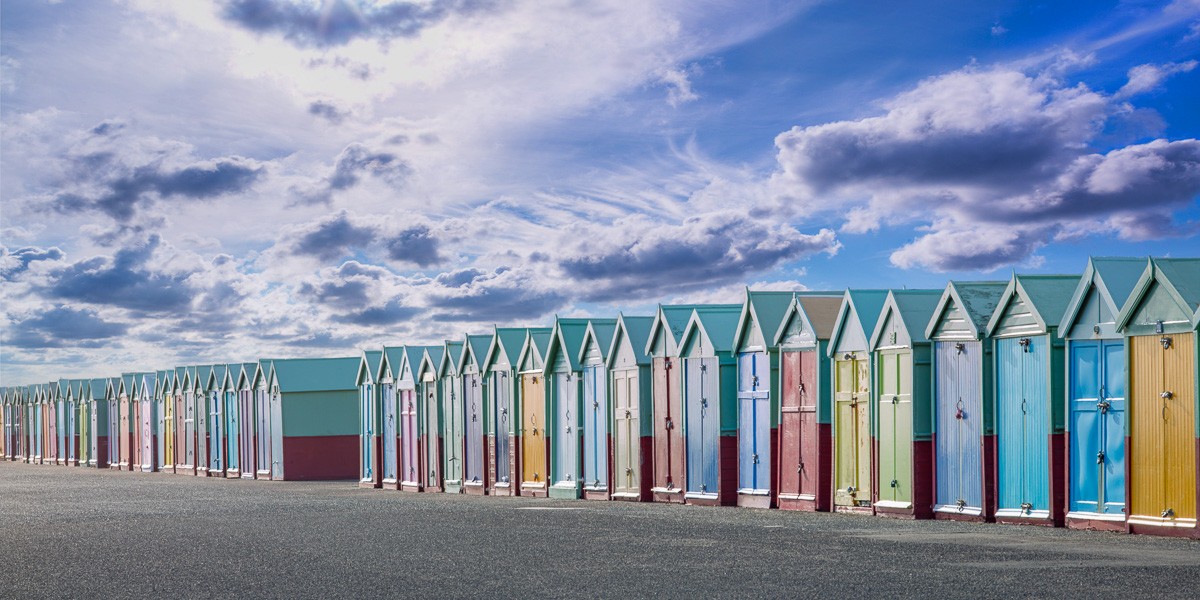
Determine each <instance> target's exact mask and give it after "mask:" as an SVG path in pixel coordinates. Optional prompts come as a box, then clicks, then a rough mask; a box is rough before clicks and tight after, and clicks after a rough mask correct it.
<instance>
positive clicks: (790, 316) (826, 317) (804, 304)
mask: <svg viewBox="0 0 1200 600" xmlns="http://www.w3.org/2000/svg"><path fill="white" fill-rule="evenodd" d="M841 308H842V295H841V294H837V295H829V296H817V295H807V294H805V295H801V294H794V295H793V296H792V301H791V303H790V304H788V308H787V312H785V313H784V317H783V319H782V320H780V321H779V327H777V328H776V329H775V335H773V336H772V337H771V343H772V344H774V345H776V346H778V345H779V344H780V343H782V342H783V337H784V336H785V335H787V330H788V328H789V326H790V325H791V324H792V321H793V320H794V319H800V320H802V321H803V322H804V327H805V328H806V329H809V330H811V331H812V332H813V334H814V336H813V337H815V338H816V339H818V340H828V339H829V338H830V337H832V336H833V325H834V323H836V322H837V318H838V311H840V310H841Z"/></svg>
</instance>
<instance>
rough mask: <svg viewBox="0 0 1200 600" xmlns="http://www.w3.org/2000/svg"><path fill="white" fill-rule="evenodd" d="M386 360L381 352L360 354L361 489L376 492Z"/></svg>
mask: <svg viewBox="0 0 1200 600" xmlns="http://www.w3.org/2000/svg"><path fill="white" fill-rule="evenodd" d="M382 360H383V351H382V350H363V351H362V352H360V353H359V359H358V375H357V377H356V379H355V385H356V386H357V387H358V424H359V431H358V436H359V440H358V445H359V448H358V485H359V487H368V488H377V487H382V486H383V469H381V468H380V464H379V463H380V459H379V451H380V448H379V446H380V425H379V418H380V409H381V407H382V406H381V405H382V397H381V392H382V388H383V386H381V385H379V381H378V375H379V364H380V362H381V361H382Z"/></svg>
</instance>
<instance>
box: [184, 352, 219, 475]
mask: <svg viewBox="0 0 1200 600" xmlns="http://www.w3.org/2000/svg"><path fill="white" fill-rule="evenodd" d="M211 371H212V366H211V365H196V366H193V367H188V370H187V377H188V387H187V389H188V390H189V391H190V392H191V394H192V400H191V404H192V407H193V408H192V411H193V412H192V414H193V417H192V418H193V420H194V421H195V423H196V442H195V443H196V461H195V462H196V476H197V477H208V471H209V469H210V468H212V460H211V457H210V452H211V451H212V438H213V437H214V432H213V430H212V414H211V413H212V410H213V408H212V405H211V404H210V403H209V393H208V380H209V375H210V372H211ZM215 435H216V437H217V438H218V439H219V438H220V430H219V429H218V430H217V431H216V434H215Z"/></svg>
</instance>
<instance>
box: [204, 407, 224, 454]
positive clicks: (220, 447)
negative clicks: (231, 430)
mask: <svg viewBox="0 0 1200 600" xmlns="http://www.w3.org/2000/svg"><path fill="white" fill-rule="evenodd" d="M205 396H206V397H207V398H208V472H209V473H210V474H212V473H221V474H224V472H225V418H224V411H223V410H222V409H223V408H224V405H225V402H224V400H223V399H222V398H221V394H220V393H219V392H205Z"/></svg>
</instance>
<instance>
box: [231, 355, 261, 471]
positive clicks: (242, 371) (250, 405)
mask: <svg viewBox="0 0 1200 600" xmlns="http://www.w3.org/2000/svg"><path fill="white" fill-rule="evenodd" d="M237 368H238V376H237V384H236V388H237V399H238V401H237V421H238V470H237V476H238V477H241V478H242V479H254V478H255V477H257V476H258V439H257V437H256V433H257V431H258V428H257V425H256V419H257V416H258V411H256V410H255V401H254V379H255V377H256V376H257V374H258V371H259V368H258V363H257V362H246V363H241V364H239V365H238V366H237Z"/></svg>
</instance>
